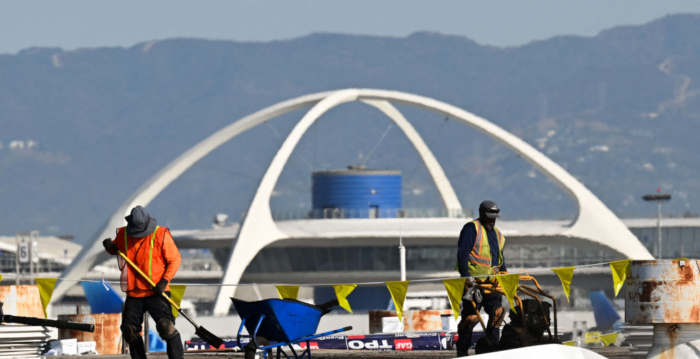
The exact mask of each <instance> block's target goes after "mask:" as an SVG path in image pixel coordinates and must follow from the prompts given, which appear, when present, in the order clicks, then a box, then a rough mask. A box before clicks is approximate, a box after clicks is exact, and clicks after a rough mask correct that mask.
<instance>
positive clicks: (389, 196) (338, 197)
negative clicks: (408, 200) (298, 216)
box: [311, 166, 401, 218]
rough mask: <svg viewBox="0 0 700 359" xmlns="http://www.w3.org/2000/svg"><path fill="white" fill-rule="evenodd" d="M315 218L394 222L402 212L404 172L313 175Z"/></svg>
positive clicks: (361, 170)
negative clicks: (367, 219) (383, 219)
mask: <svg viewBox="0 0 700 359" xmlns="http://www.w3.org/2000/svg"><path fill="white" fill-rule="evenodd" d="M312 180H313V188H312V191H311V192H312V200H311V202H312V204H313V210H312V217H313V218H394V217H397V216H398V211H399V210H400V209H401V171H389V170H368V169H365V168H364V166H348V168H347V169H345V170H328V171H316V172H314V173H313V175H312Z"/></svg>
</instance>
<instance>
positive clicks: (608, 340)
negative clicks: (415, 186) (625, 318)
mask: <svg viewBox="0 0 700 359" xmlns="http://www.w3.org/2000/svg"><path fill="white" fill-rule="evenodd" d="M617 334H618V333H610V334H605V335H603V336H601V337H600V340H602V341H603V346H606V347H607V346H608V345H613V344H615V342H616V341H617Z"/></svg>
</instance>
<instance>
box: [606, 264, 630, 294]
mask: <svg viewBox="0 0 700 359" xmlns="http://www.w3.org/2000/svg"><path fill="white" fill-rule="evenodd" d="M630 261H631V259H625V260H622V261H614V262H610V268H611V269H612V277H613V285H614V287H615V296H616V297H617V293H619V292H620V289H621V288H622V285H623V284H624V283H625V279H626V278H627V271H628V270H629V267H630Z"/></svg>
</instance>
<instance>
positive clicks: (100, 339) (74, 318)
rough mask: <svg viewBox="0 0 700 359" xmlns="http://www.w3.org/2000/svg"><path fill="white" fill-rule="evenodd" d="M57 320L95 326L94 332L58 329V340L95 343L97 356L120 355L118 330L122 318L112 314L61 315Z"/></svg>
mask: <svg viewBox="0 0 700 359" xmlns="http://www.w3.org/2000/svg"><path fill="white" fill-rule="evenodd" d="M58 319H59V320H68V321H71V322H76V323H89V324H94V325H95V332H93V333H89V332H81V331H78V330H69V329H59V331H58V339H71V338H76V339H78V342H90V341H94V342H95V343H96V345H95V349H97V352H98V353H99V354H121V352H122V333H121V331H120V329H119V326H120V325H121V321H122V316H121V314H120V313H114V314H63V315H59V316H58Z"/></svg>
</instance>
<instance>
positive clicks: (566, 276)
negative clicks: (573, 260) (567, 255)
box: [552, 267, 574, 302]
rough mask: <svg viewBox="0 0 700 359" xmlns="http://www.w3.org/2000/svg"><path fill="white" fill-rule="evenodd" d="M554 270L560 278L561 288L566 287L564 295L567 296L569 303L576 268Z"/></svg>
mask: <svg viewBox="0 0 700 359" xmlns="http://www.w3.org/2000/svg"><path fill="white" fill-rule="evenodd" d="M552 270H553V271H554V273H556V274H557V275H558V276H559V280H560V281H561V286H562V287H564V294H566V301H567V302H568V301H569V294H570V293H571V287H570V286H571V280H572V279H574V267H565V268H554V269H552Z"/></svg>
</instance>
